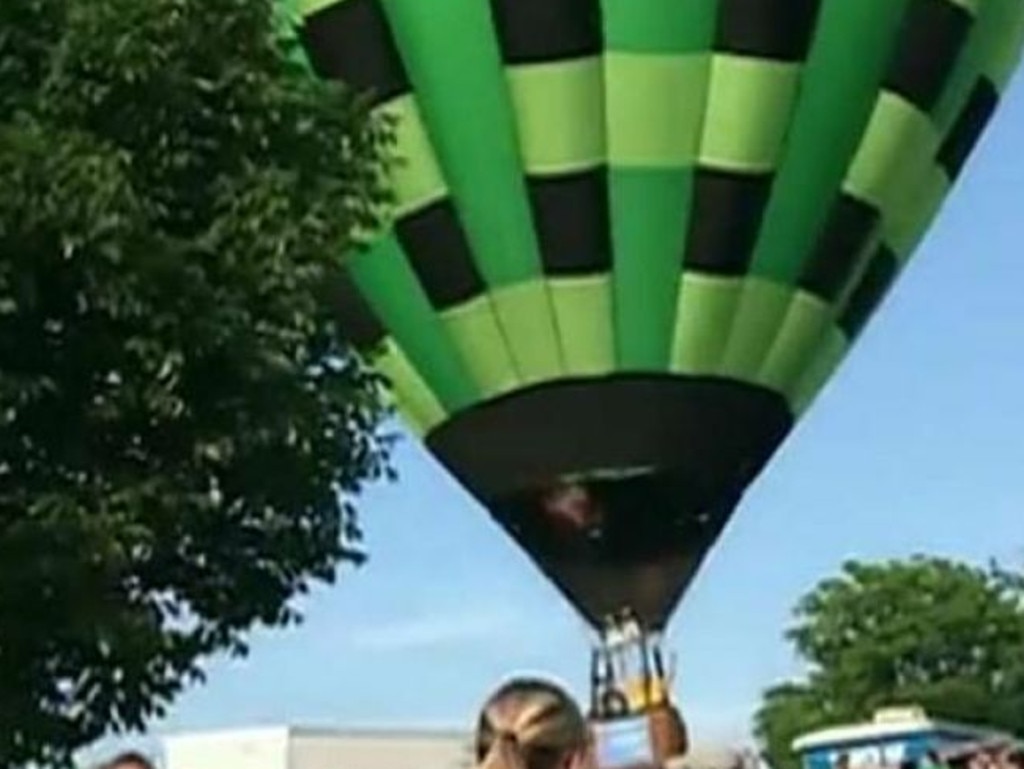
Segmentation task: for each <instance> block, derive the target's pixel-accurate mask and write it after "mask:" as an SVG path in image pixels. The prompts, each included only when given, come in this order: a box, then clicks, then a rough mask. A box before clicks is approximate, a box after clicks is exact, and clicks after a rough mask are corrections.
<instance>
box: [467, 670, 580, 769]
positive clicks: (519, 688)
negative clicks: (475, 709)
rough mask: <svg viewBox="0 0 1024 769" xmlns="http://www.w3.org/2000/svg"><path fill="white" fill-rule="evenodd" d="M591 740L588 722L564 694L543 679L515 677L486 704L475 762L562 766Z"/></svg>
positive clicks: (530, 768) (519, 768) (539, 768)
mask: <svg viewBox="0 0 1024 769" xmlns="http://www.w3.org/2000/svg"><path fill="white" fill-rule="evenodd" d="M589 743H590V732H589V729H588V728H587V722H586V720H585V719H584V718H583V714H582V713H581V712H580V709H579V708H578V707H577V705H576V703H575V702H573V700H572V698H571V697H570V696H569V695H568V694H566V693H565V692H564V691H563V690H562V689H561V688H559V687H558V686H556V685H555V684H552V683H549V682H547V681H542V680H539V679H533V678H518V679H513V680H512V681H509V682H508V683H506V684H504V685H503V686H502V687H501V688H499V689H498V690H497V691H496V692H495V693H494V694H493V695H491V697H490V699H489V700H488V701H487V703H486V704H485V705H484V708H483V710H482V712H481V713H480V721H479V723H478V725H477V732H476V761H477V766H478V769H560V767H562V766H563V765H564V764H565V763H566V762H567V760H569V759H572V758H573V757H575V756H581V755H583V753H584V751H585V750H586V748H587V747H588V746H589Z"/></svg>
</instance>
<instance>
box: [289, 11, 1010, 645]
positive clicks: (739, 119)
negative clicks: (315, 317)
mask: <svg viewBox="0 0 1024 769" xmlns="http://www.w3.org/2000/svg"><path fill="white" fill-rule="evenodd" d="M286 8H287V10H288V11H290V13H291V14H292V21H293V24H294V28H295V30H296V33H297V35H296V36H297V38H298V39H299V40H301V42H302V43H303V45H304V48H305V51H306V53H307V54H308V59H309V62H310V64H311V66H312V68H313V69H314V71H315V72H316V73H318V74H319V75H320V76H322V77H328V78H339V79H342V80H345V81H346V82H348V83H350V84H352V85H354V86H356V87H357V88H360V89H365V90H367V91H368V92H370V93H371V94H372V98H373V99H374V100H375V101H374V104H375V105H376V108H377V109H379V110H381V111H386V112H388V113H390V114H392V115H394V116H395V117H396V118H397V147H396V151H397V156H398V158H399V159H400V163H398V164H397V165H396V167H395V169H394V179H393V182H394V190H395V193H396V198H397V200H396V206H395V209H394V211H393V212H392V214H393V216H392V218H391V219H390V220H389V224H388V225H387V227H386V230H385V232H384V233H383V234H381V235H380V236H379V237H377V238H376V240H375V242H374V244H373V246H372V247H371V248H369V249H368V250H366V251H364V252H361V253H358V254H354V255H351V256H349V257H347V258H346V259H347V261H346V265H347V273H346V274H347V277H346V280H345V285H343V286H341V287H340V289H339V297H338V302H339V307H340V309H341V312H342V314H343V316H344V317H345V319H346V325H347V329H348V332H349V334H350V335H351V336H352V338H353V340H354V341H355V342H356V343H357V345H358V346H359V347H360V348H361V349H363V350H364V351H366V354H367V355H368V356H369V357H370V359H371V360H372V361H373V362H374V363H375V365H377V366H378V367H379V368H380V369H381V370H382V371H383V372H384V373H385V374H386V375H387V376H389V377H390V378H391V380H392V382H393V384H394V387H395V392H396V395H397V400H398V403H399V406H400V407H401V409H402V411H403V412H404V413H405V414H406V416H407V418H408V419H409V422H410V424H412V425H413V426H414V428H416V429H417V430H418V432H420V433H421V434H422V435H423V436H424V438H425V440H426V442H427V445H428V446H429V447H430V448H431V450H432V451H433V452H434V453H435V455H437V457H438V458H439V459H440V460H441V462H442V463H444V464H445V465H446V466H447V467H448V469H449V470H450V471H451V472H452V473H453V474H454V475H455V476H456V477H457V478H458V479H459V480H460V481H461V482H462V483H463V484H464V485H465V486H466V487H467V488H468V489H469V490H470V491H471V492H472V493H473V494H474V495H475V496H476V497H477V498H478V499H479V500H480V501H481V502H482V503H483V504H484V505H486V506H487V508H488V509H489V510H490V511H491V513H492V514H493V515H494V516H495V518H496V519H497V520H498V521H499V522H500V523H501V524H502V526H503V527H504V528H505V529H506V531H508V532H509V533H510V534H511V535H512V536H513V537H515V538H516V539H517V541H519V542H520V544H522V545H523V547H524V548H525V549H526V550H527V552H529V553H530V555H531V556H532V557H533V559H534V561H535V562H536V563H537V564H538V565H539V566H540V567H541V568H542V569H544V570H545V572H546V573H547V574H548V575H549V576H550V577H551V578H552V580H553V581H554V582H555V583H556V584H557V585H558V586H559V587H560V589H561V590H562V591H563V593H564V594H565V595H566V596H567V597H568V598H569V599H570V600H571V601H572V602H573V603H574V604H575V605H576V606H577V608H578V609H579V610H580V611H581V612H583V614H584V615H585V616H586V617H587V618H588V619H590V620H591V621H593V622H595V623H596V622H598V621H600V618H601V616H602V615H603V614H604V613H606V612H609V611H614V610H616V609H618V608H620V607H621V606H622V605H625V604H630V605H632V606H633V607H634V608H635V609H636V610H638V611H639V612H640V614H641V615H642V617H643V618H644V619H645V620H646V621H647V622H649V623H651V624H653V625H656V626H661V625H663V624H664V623H665V622H666V621H667V618H668V616H669V613H670V612H671V610H672V608H673V607H674V605H675V603H676V602H677V601H678V598H679V596H680V595H681V594H682V592H683V591H684V590H685V587H686V585H687V584H688V583H689V581H690V579H691V578H692V576H693V575H694V573H695V572H696V570H697V568H698V566H699V565H700V562H701V560H702V559H703V557H704V556H705V554H706V553H707V551H708V549H709V548H710V547H711V545H712V544H713V543H714V541H715V539H716V538H717V537H718V535H719V533H720V532H721V530H722V528H723V527H724V525H725V524H726V522H727V521H728V518H729V516H730V514H731V512H732V510H733V509H734V508H735V506H736V504H737V503H738V501H739V499H740V497H741V496H742V493H743V491H744V489H745V488H746V487H747V486H748V485H749V483H750V482H751V481H752V480H753V479H754V478H755V477H756V476H757V474H758V473H759V472H760V470H761V469H762V468H763V466H764V465H765V463H766V462H767V461H768V460H769V459H770V457H771V455H772V454H773V453H774V451H775V450H776V448H777V447H778V445H779V444H780V443H781V442H782V440H783V439H784V438H785V436H786V435H787V434H788V432H789V431H790V429H791V428H792V425H793V423H794V421H795V420H796V419H797V418H798V417H799V416H800V414H802V413H803V412H804V411H805V409H806V408H807V406H808V405H809V404H810V402H811V401H812V400H813V398H814V396H815V395H816V394H817V393H818V392H819V390H820V389H821V387H822V386H823V385H824V384H825V382H826V381H827V380H828V378H829V376H830V375H831V374H832V372H833V371H834V370H835V368H836V366H837V365H838V364H839V362H840V361H841V360H842V358H843V357H844V356H845V354H846V353H847V351H848V350H849V348H850V346H851V345H852V344H853V342H854V341H855V340H856V338H857V336H858V334H859V333H860V332H861V330H862V329H863V327H864V325H865V323H866V322H867V320H868V319H869V318H870V317H871V315H872V313H873V312H874V310H875V309H876V308H877V307H878V305H879V303H880V302H881V300H882V299H883V298H884V296H885V295H886V293H887V292H888V290H889V289H890V287H891V286H892V284H893V281H894V280H895V279H896V277H897V276H898V275H899V273H900V272H901V270H902V269H903V267H904V266H905V265H906V263H907V261H908V259H909V258H910V256H911V255H912V253H913V252H914V250H915V247H916V246H917V244H918V243H919V241H920V240H921V238H922V237H923V235H924V234H925V232H926V230H927V228H928V225H929V224H930V223H931V221H932V219H933V218H934V216H935V214H936V213H937V211H938V209H939V207H940V205H941V203H942V201H943V199H944V198H945V197H946V195H947V193H948V192H949V189H950V187H951V185H952V184H953V183H954V182H955V180H956V178H957V176H958V175H959V174H960V172H961V170H962V169H963V166H964V163H965V161H966V160H967V158H968V156H969V155H970V153H971V151H972V150H973V148H974V147H975V146H976V144H977V141H978V139H979V137H980V136H981V134H982V132H983V130H984V128H985V126H986V124H987V123H988V121H989V119H990V118H991V116H992V114H993V112H994V110H995V109H996V107H997V105H998V102H999V99H1000V95H1001V93H1002V91H1003V89H1004V88H1005V86H1006V83H1007V81H1008V79H1009V77H1010V75H1011V73H1012V71H1013V69H1014V67H1015V65H1016V63H1017V60H1018V57H1019V51H1020V46H1021V42H1022V38H1024V0H491V1H490V2H486V1H485V0H340V1H338V0H334V1H333V2H332V1H331V0H295V5H293V6H286ZM325 162H328V160H327V159H325Z"/></svg>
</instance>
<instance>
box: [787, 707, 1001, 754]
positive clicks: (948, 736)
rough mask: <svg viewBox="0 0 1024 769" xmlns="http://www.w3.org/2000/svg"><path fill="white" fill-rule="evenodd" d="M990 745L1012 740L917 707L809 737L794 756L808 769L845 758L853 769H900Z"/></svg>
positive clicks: (888, 711)
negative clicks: (959, 748)
mask: <svg viewBox="0 0 1024 769" xmlns="http://www.w3.org/2000/svg"><path fill="white" fill-rule="evenodd" d="M989 740H999V741H1002V740H1007V741H1012V740H1013V738H1012V737H1011V736H1010V735H1007V734H1005V733H1002V732H998V731H995V730H993V729H988V728H985V727H981V726H970V725H967V724H958V723H952V722H949V721H940V720H937V719H933V718H930V717H929V716H928V715H927V714H926V713H925V712H924V710H922V709H921V708H917V707H910V708H887V709H885V710H879V711H878V712H876V713H875V715H874V718H873V719H872V720H871V721H868V722H865V723H860V724H848V725H845V726H836V727H830V728H828V729H821V730H819V731H815V732H811V733H809V734H805V735H803V736H801V737H799V738H797V739H796V740H795V741H794V742H793V751H794V752H795V753H797V754H798V755H799V756H800V757H801V759H802V762H803V767H804V769H834V767H835V765H836V761H837V759H838V758H839V757H840V756H844V755H845V756H846V757H847V758H848V760H849V766H850V769H858V767H899V766H900V765H901V764H902V763H903V762H905V761H920V760H921V759H923V758H925V757H926V755H927V754H928V752H929V751H935V752H937V753H938V752H945V751H947V750H948V749H949V748H951V747H953V746H955V745H957V744H960V743H968V742H979V741H989Z"/></svg>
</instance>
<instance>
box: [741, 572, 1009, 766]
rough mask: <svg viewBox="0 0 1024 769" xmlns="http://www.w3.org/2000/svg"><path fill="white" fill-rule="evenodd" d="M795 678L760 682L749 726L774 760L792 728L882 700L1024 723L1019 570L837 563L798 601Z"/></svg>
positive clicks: (785, 760) (782, 760) (779, 761)
mask: <svg viewBox="0 0 1024 769" xmlns="http://www.w3.org/2000/svg"><path fill="white" fill-rule="evenodd" d="M796 620H797V621H796V624H795V626H794V627H793V628H792V629H791V630H789V632H788V634H787V638H788V639H789V640H790V641H791V642H792V643H793V645H794V647H795V649H796V652H797V654H798V655H799V657H800V658H801V659H802V660H803V661H804V662H805V663H806V665H807V668H808V674H807V677H806V679H805V680H803V681H794V682H789V683H785V684H782V685H780V686H777V687H774V688H772V689H770V690H769V691H767V692H766V693H765V696H764V702H763V703H762V706H761V708H760V710H759V712H758V714H757V717H756V731H757V733H758V736H759V738H760V740H761V742H762V745H763V747H764V749H765V752H766V754H767V756H768V758H769V761H770V762H771V763H772V765H773V766H775V767H777V769H785V768H787V767H794V766H796V760H795V758H794V756H793V755H792V753H791V751H790V744H791V742H792V740H793V739H794V738H795V737H797V736H798V735H800V734H802V733H805V732H807V731H811V730H814V729H817V728H820V727H824V726H834V725H836V724H838V723H842V722H849V721H861V720H866V719H869V718H870V717H871V715H872V713H873V712H874V711H875V710H876V709H878V708H880V707H885V706H894V705H908V704H913V705H920V706H921V707H923V708H924V709H925V710H926V711H927V712H928V713H929V714H931V715H933V716H936V717H941V718H947V719H952V720H956V721H961V722H967V723H980V724H983V725H991V726H995V727H1000V728H1003V729H1006V730H1009V731H1011V732H1017V733H1024V579H1021V577H1019V576H1016V575H1013V574H1010V573H1007V572H1005V571H1003V570H1001V569H1000V568H998V567H996V566H992V567H990V568H988V569H980V568H975V567H972V566H968V565H964V564H959V563H954V562H951V561H948V560H943V559H938V558H924V557H918V558H914V559H912V560H909V561H902V562H900V561H896V562H886V563H881V564H865V563H857V562H852V563H848V564H846V565H845V566H844V568H843V570H842V573H841V575H840V576H839V577H836V578H833V579H828V580H825V581H823V582H822V583H820V584H819V585H818V586H817V587H816V588H815V589H814V590H813V591H811V592H810V593H809V594H808V595H807V596H805V597H804V598H803V599H802V600H801V601H800V602H799V604H798V606H797V609H796Z"/></svg>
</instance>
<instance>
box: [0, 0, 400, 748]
mask: <svg viewBox="0 0 1024 769" xmlns="http://www.w3.org/2000/svg"><path fill="white" fill-rule="evenodd" d="M273 29H274V22H273V18H272V8H271V3H270V2H269V0H145V2H139V0H3V2H0V179H2V180H3V183H2V184H0V767H4V768H6V767H14V766H23V765H25V764H26V763H29V762H33V761H34V762H38V763H40V764H42V765H46V766H62V765H66V764H68V763H69V761H70V755H71V754H72V752H73V751H74V750H75V749H76V748H78V747H79V746H82V745H83V744H85V743H88V742H90V741H91V740H93V739H95V738H97V737H99V736H101V735H103V734H104V733H106V732H107V731H109V730H111V729H133V728H137V727H140V726H142V725H143V723H144V721H145V720H146V719H148V718H150V717H154V716H158V715H159V714H160V713H161V712H162V711H163V709H164V708H165V707H166V706H167V705H168V704H169V703H170V702H171V701H172V700H173V699H174V697H175V696H176V694H178V693H179V692H180V691H181V690H182V687H183V686H185V685H186V684H187V683H188V682H190V681H193V680H196V679H197V678H199V677H200V676H201V663H202V661H203V659H205V658H207V657H208V656H209V655H211V654H214V653H218V652H223V651H227V652H233V653H243V652H244V650H245V643H244V638H245V635H246V633H247V631H248V630H250V629H251V628H252V627H253V626H254V625H256V624H263V625H267V626H282V625H285V624H288V623H290V622H292V621H294V620H295V619H296V618H297V617H296V614H295V612H294V611H293V610H292V609H291V608H290V603H289V602H290V599H291V598H292V597H293V596H294V595H296V594H297V593H301V592H303V591H305V590H307V589H308V586H309V585H310V584H311V582H312V581H318V580H324V581H329V580H331V579H333V577H334V574H335V569H336V566H337V565H338V564H339V562H345V561H350V562H351V561H357V560H358V559H359V558H360V557H361V555H362V554H361V552H360V549H359V530H358V527H357V526H356V519H355V511H354V509H353V507H352V505H351V499H352V498H353V495H355V494H357V493H358V492H359V490H360V488H361V485H362V484H363V483H364V482H365V481H367V480H370V479H373V478H375V477H377V476H378V475H380V474H381V473H382V472H385V471H386V464H385V462H386V443H385V442H384V441H383V439H382V437H381V435H380V433H379V432H378V425H379V420H380V417H381V412H382V409H381V406H380V402H379V397H378V389H379V388H378V387H377V382H376V380H375V379H374V378H373V377H372V376H371V375H370V374H368V373H367V372H366V371H364V370H363V369H361V368H360V366H359V365H358V364H357V363H356V362H355V361H354V360H353V359H352V358H351V356H350V355H349V353H348V352H347V350H346V349H344V348H342V347H341V346H339V344H338V342H337V341H336V340H337V335H336V333H335V331H336V329H335V328H334V327H333V323H332V320H331V315H330V312H329V308H328V305H327V303H325V302H324V301H323V296H322V294H323V288H324V286H325V285H327V284H328V282H329V281H328V277H329V275H330V273H331V271H332V269H333V268H334V266H335V264H336V260H337V259H339V258H340V256H341V254H342V253H343V251H344V250H345V249H346V248H348V247H349V246H350V245H351V244H352V233H353V232H354V231H357V230H361V229H366V228H370V227H372V226H373V224H374V217H373V215H372V212H373V211H375V210H377V208H378V206H379V204H380V203H381V202H382V201H383V198H384V192H383V190H382V189H381V188H380V186H379V184H378V179H380V178H381V174H380V170H381V163H382V162H383V159H384V153H385V149H386V146H387V140H388V137H387V132H386V130H385V127H384V126H382V125H379V124H377V123H375V122H374V121H372V120H370V118H369V117H368V114H367V112H366V110H365V108H364V106H363V105H362V103H361V102H360V100H359V99H357V98H355V97H354V96H353V95H352V94H350V93H348V92H346V91H345V90H343V89H341V88H339V87H337V86H331V85H329V84H321V83H317V82H315V80H314V79H312V78H310V77H306V76H305V75H304V74H303V73H301V72H299V71H297V70H296V69H295V68H294V67H293V66H290V65H288V64H287V63H286V62H285V60H284V58H283V57H282V55H281V54H280V52H279V50H278V46H277V44H276V42H275V40H274V39H273Z"/></svg>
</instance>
